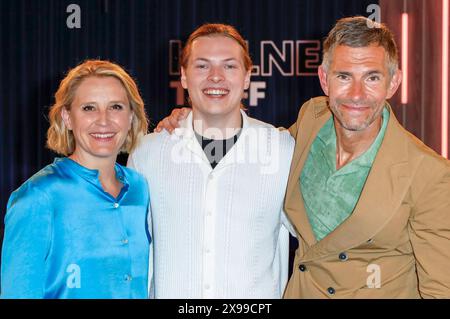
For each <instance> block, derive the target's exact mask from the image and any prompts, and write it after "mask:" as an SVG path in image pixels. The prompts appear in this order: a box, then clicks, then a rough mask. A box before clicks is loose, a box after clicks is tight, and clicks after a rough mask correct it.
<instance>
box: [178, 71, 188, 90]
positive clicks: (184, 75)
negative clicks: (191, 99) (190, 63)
mask: <svg viewBox="0 0 450 319" xmlns="http://www.w3.org/2000/svg"><path fill="white" fill-rule="evenodd" d="M180 80H181V85H182V86H183V89H186V90H187V81H186V70H185V69H184V67H181V78H180Z"/></svg>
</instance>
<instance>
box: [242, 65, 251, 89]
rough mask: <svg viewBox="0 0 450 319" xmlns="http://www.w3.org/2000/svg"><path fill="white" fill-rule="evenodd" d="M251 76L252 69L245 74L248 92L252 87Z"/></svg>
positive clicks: (245, 84) (245, 86)
mask: <svg viewBox="0 0 450 319" xmlns="http://www.w3.org/2000/svg"><path fill="white" fill-rule="evenodd" d="M251 76H252V69H250V70H248V71H247V73H246V74H245V79H244V90H248V88H249V87H250V77H251Z"/></svg>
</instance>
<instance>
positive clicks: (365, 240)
mask: <svg viewBox="0 0 450 319" xmlns="http://www.w3.org/2000/svg"><path fill="white" fill-rule="evenodd" d="M327 101H328V100H327V98H325V97H319V98H314V99H311V100H310V101H308V102H307V103H305V104H304V105H303V106H302V108H301V110H300V114H299V117H298V120H297V122H296V124H294V125H293V126H292V127H291V128H290V129H289V130H290V131H291V134H292V135H293V136H294V137H295V138H296V141H297V142H296V147H295V151H294V157H293V160H292V165H291V172H290V176H289V181H288V187H287V193H286V201H285V210H286V213H287V215H288V217H289V218H290V220H291V222H292V223H293V225H294V227H295V229H296V231H297V234H298V238H299V243H300V244H299V248H298V249H297V251H296V255H295V261H294V270H293V274H292V276H291V278H290V280H289V283H288V286H287V288H286V292H285V295H284V297H285V298H420V297H423V298H429V297H450V162H449V161H447V160H445V159H443V158H442V157H440V156H439V155H437V154H436V153H435V152H433V151H432V150H430V149H429V148H428V147H427V146H425V145H424V144H423V143H422V142H420V141H419V140H418V139H417V138H415V137H414V136H413V135H412V134H410V133H408V132H407V131H406V130H405V129H404V128H403V127H402V126H401V125H400V124H399V123H398V121H397V119H396V118H395V116H394V114H393V113H392V110H391V109H390V106H389V110H390V112H391V116H390V120H389V123H388V126H387V130H386V133H385V137H384V140H383V142H382V144H381V146H380V149H379V152H378V154H377V157H376V159H375V161H374V163H373V166H372V169H371V171H370V173H369V176H368V177H367V181H366V184H365V186H364V188H363V191H362V194H361V197H360V199H359V201H358V203H357V205H356V207H355V210H354V211H353V213H352V215H351V216H350V217H349V218H348V219H347V220H345V221H344V222H343V223H342V224H341V225H340V226H339V227H338V228H336V229H335V230H334V231H333V232H332V233H330V234H329V235H328V236H326V237H325V238H324V239H323V240H321V241H319V242H317V241H316V239H315V237H314V234H313V231H312V229H311V226H310V224H309V221H308V217H307V215H306V211H305V207H304V203H303V198H302V195H301V194H300V184H299V178H300V174H301V171H302V168H303V165H304V164H305V161H306V159H307V156H308V153H309V148H310V146H311V144H312V143H313V141H314V139H315V137H316V135H317V133H318V132H319V130H320V128H321V127H322V126H323V125H324V124H325V122H326V121H327V120H328V119H329V118H330V116H331V113H330V111H329V109H328V105H327V103H328V102H327ZM330 209H331V210H332V209H333V207H330Z"/></svg>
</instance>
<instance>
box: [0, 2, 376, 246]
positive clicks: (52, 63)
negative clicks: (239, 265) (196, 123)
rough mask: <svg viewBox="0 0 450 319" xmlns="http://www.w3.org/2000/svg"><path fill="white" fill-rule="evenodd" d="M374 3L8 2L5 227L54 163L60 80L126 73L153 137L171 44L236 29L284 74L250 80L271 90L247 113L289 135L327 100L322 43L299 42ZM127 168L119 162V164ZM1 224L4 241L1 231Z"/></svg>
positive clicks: (1, 142)
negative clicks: (206, 30) (212, 26)
mask: <svg viewBox="0 0 450 319" xmlns="http://www.w3.org/2000/svg"><path fill="white" fill-rule="evenodd" d="M72 3H74V4H77V5H79V8H80V10H81V11H80V12H81V15H80V17H81V28H79V29H78V28H75V29H70V28H68V27H67V24H66V20H67V18H68V17H69V15H70V14H71V13H67V12H66V9H67V7H68V6H69V4H72ZM374 3H378V1H374V0H368V1H367V0H276V1H275V0H227V1H225V0H167V1H164V0H149V1H137V0H136V1H125V0H122V1H119V0H89V1H80V0H70V1H66V0H47V1H44V0H39V1H38V0H17V1H1V2H0V46H1V47H0V65H1V74H0V127H1V134H0V187H1V189H0V212H1V213H0V218H1V219H2V220H3V215H4V213H5V211H6V203H7V199H8V197H9V195H10V193H11V191H13V190H14V189H16V188H17V187H18V186H19V185H20V184H21V183H23V182H24V181H25V180H26V179H28V178H29V177H30V176H31V175H32V174H33V173H35V172H36V171H38V170H39V169H40V168H42V167H43V166H45V165H47V164H49V163H51V162H52V161H53V158H54V157H55V154H53V153H51V152H50V151H49V150H47V149H46V148H45V136H46V130H47V128H48V120H47V116H46V114H47V112H48V108H49V106H50V105H51V104H52V103H53V101H54V99H53V94H54V92H55V91H56V89H57V86H58V83H59V81H60V80H61V79H62V78H63V77H64V74H65V72H67V70H68V69H69V68H71V67H73V66H75V65H76V64H78V63H79V62H80V61H83V60H85V59H88V58H101V59H109V60H112V61H114V62H117V63H119V64H121V65H122V66H124V67H125V68H126V69H127V70H128V71H129V72H130V73H131V74H132V75H133V76H134V78H135V79H136V80H137V82H138V85H139V87H140V90H141V93H142V96H143V98H144V101H145V103H146V110H147V113H148V115H149V117H150V119H151V124H153V125H151V128H153V127H154V124H155V123H157V122H158V121H159V120H160V119H161V118H163V117H164V116H165V115H166V114H168V112H169V110H170V109H171V107H173V106H174V105H176V104H177V102H179V101H177V100H176V91H175V89H173V88H170V82H171V81H176V80H177V79H178V76H177V75H171V74H170V70H169V68H170V66H172V71H173V70H175V69H176V62H177V59H176V58H177V54H173V55H172V56H173V58H172V59H170V48H171V47H170V46H169V43H170V41H171V40H184V39H186V37H187V35H188V34H189V33H190V32H191V31H193V29H194V28H196V27H197V26H199V25H201V24H202V23H205V22H223V23H229V24H232V25H234V26H236V27H237V29H238V30H239V31H241V32H242V34H243V35H244V37H245V38H246V39H248V42H249V45H250V51H251V54H252V57H253V59H254V62H255V64H256V65H257V66H259V67H260V71H261V63H263V64H264V65H265V69H266V72H267V70H268V68H269V66H270V58H269V55H267V54H266V55H265V56H264V57H263V58H261V47H262V45H263V41H272V44H273V45H272V46H271V45H270V43H269V44H268V46H266V47H265V48H269V49H268V50H267V51H265V52H266V53H267V52H268V53H270V54H272V56H275V60H276V61H277V62H278V64H279V65H281V66H280V68H277V67H276V65H275V64H274V63H272V67H273V68H272V74H271V76H255V77H254V78H253V80H254V81H260V82H261V81H262V82H265V85H266V88H265V89H264V90H263V92H264V93H265V98H264V99H259V100H258V105H257V106H249V107H248V112H249V114H250V116H253V117H256V118H258V119H261V120H263V121H266V122H270V123H272V124H274V125H276V126H285V127H287V126H289V125H290V124H292V123H293V122H294V120H295V119H296V116H297V113H298V109H299V106H300V105H301V103H302V102H303V101H304V100H306V99H308V98H310V97H312V96H316V95H320V94H322V93H321V90H320V86H319V82H318V80H317V77H316V76H315V75H314V72H315V71H316V70H315V66H317V65H318V64H319V63H320V61H314V59H315V57H318V55H317V53H318V52H319V49H320V48H319V47H317V48H314V45H315V42H305V43H303V42H302V43H300V44H298V46H299V47H300V48H302V49H300V50H299V51H298V52H297V50H296V47H297V42H296V41H299V40H301V41H311V40H312V41H317V43H319V40H322V39H323V37H324V36H325V35H326V34H327V32H328V31H329V30H330V29H331V27H332V25H333V24H334V22H335V21H336V19H338V18H341V17H343V16H348V15H357V14H360V15H365V16H368V15H369V14H370V13H367V6H368V5H369V4H374ZM283 41H284V42H283ZM289 41H291V42H292V43H294V44H295V45H293V48H294V56H292V55H291V53H290V52H291V51H290V50H286V51H282V50H283V43H286V45H287V48H290V46H289V45H291V44H290V42H289ZM173 43H175V44H176V43H178V42H176V41H175V42H173ZM266 44H267V43H266ZM304 46H307V47H308V46H312V49H311V50H312V51H306V50H305V49H304ZM174 47H175V48H176V46H172V48H174ZM275 48H277V49H278V51H279V53H278V55H277V51H276V49H275ZM175 52H176V51H175ZM307 52H309V53H307ZM277 57H278V58H277ZM297 57H298V60H299V61H298V63H297V61H296V59H295V58H297ZM283 59H284V61H283ZM292 59H293V60H292ZM306 60H310V61H309V69H308V68H306V69H305V68H303V67H301V66H304V65H305V64H307V63H306V62H305V61H306ZM286 61H287V62H286ZM289 61H294V64H295V68H296V72H295V74H293V75H287V74H289V70H290V69H289V66H290V63H289ZM299 65H300V66H299ZM279 69H282V70H283V71H284V73H285V75H283V74H282V72H281V71H280V70H279ZM297 69H299V70H297ZM304 71H306V72H304ZM172 73H173V72H172ZM297 73H298V74H297ZM303 73H309V74H308V75H305V74H303ZM246 104H247V105H249V103H248V101H247V102H246ZM124 160H125V158H124V157H121V158H120V161H121V162H123V161H124ZM0 224H1V227H0V232H2V231H3V223H0ZM0 238H3V236H2V234H1V233H0Z"/></svg>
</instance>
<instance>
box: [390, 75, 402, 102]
mask: <svg viewBox="0 0 450 319" xmlns="http://www.w3.org/2000/svg"><path fill="white" fill-rule="evenodd" d="M402 78H403V73H402V71H400V70H397V71H396V72H395V74H394V76H392V79H391V82H390V83H389V87H388V91H387V95H386V99H390V98H391V97H392V96H393V95H394V94H395V92H397V89H398V88H399V86H400V84H401V83H402Z"/></svg>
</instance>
